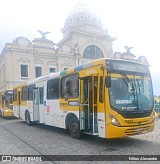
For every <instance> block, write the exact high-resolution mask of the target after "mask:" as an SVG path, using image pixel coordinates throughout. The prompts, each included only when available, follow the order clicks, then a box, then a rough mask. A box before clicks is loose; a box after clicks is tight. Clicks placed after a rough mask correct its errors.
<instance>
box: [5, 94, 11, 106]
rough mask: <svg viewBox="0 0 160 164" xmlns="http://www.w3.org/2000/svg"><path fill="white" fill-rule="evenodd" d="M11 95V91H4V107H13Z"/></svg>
mask: <svg viewBox="0 0 160 164" xmlns="http://www.w3.org/2000/svg"><path fill="white" fill-rule="evenodd" d="M12 96H13V94H11V93H6V94H5V105H6V107H7V108H9V109H13V104H12V103H13V100H12Z"/></svg>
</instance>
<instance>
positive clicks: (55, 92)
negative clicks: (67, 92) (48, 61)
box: [47, 78, 59, 100]
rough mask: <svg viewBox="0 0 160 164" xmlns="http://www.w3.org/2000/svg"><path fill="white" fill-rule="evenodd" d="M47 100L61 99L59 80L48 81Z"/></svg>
mask: <svg viewBox="0 0 160 164" xmlns="http://www.w3.org/2000/svg"><path fill="white" fill-rule="evenodd" d="M47 99H48V100H52V99H59V78H56V79H52V80H49V81H47Z"/></svg>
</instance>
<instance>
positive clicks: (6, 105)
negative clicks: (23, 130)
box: [0, 90, 13, 117]
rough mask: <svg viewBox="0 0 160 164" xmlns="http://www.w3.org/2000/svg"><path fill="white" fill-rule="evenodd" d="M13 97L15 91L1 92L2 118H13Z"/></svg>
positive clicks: (0, 108)
mask: <svg viewBox="0 0 160 164" xmlns="http://www.w3.org/2000/svg"><path fill="white" fill-rule="evenodd" d="M12 97H13V90H5V91H1V92H0V115H1V116H2V117H12V116H13V104H12Z"/></svg>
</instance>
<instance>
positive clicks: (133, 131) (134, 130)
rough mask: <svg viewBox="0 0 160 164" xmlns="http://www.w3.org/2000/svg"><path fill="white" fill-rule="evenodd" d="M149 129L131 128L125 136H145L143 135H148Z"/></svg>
mask: <svg viewBox="0 0 160 164" xmlns="http://www.w3.org/2000/svg"><path fill="white" fill-rule="evenodd" d="M148 129H149V126H144V127H137V128H130V129H126V131H125V134H126V135H136V134H143V133H146V132H147V131H148Z"/></svg>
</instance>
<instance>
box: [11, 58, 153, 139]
mask: <svg viewBox="0 0 160 164" xmlns="http://www.w3.org/2000/svg"><path fill="white" fill-rule="evenodd" d="M27 87H28V89H27ZM27 87H26V88H25V89H24V90H23V91H22V95H25V96H24V97H25V99H26V104H25V105H24V106H25V107H26V108H24V109H23V112H21V116H20V118H23V119H25V120H26V122H27V124H28V125H31V124H32V123H34V122H38V123H42V124H46V125H50V126H55V127H60V128H64V129H67V130H69V132H70V135H71V136H72V137H73V138H80V137H81V134H83V133H87V134H90V135H97V136H99V137H102V138H120V137H125V136H131V135H137V134H142V133H146V132H151V131H153V130H154V125H155V113H154V110H153V107H154V101H153V90H152V81H151V76H150V72H149V68H148V66H147V65H145V64H141V63H138V62H133V61H128V60H120V59H97V60H94V61H92V62H89V63H86V64H83V65H80V66H77V67H74V68H69V69H67V70H63V71H62V72H59V73H51V74H49V75H46V76H42V77H39V78H36V79H34V80H33V81H30V82H28V83H27ZM27 92H28V96H26V95H27ZM14 93H15V92H14Z"/></svg>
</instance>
